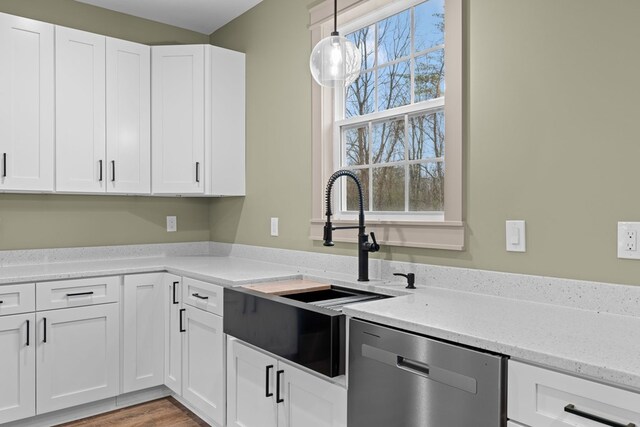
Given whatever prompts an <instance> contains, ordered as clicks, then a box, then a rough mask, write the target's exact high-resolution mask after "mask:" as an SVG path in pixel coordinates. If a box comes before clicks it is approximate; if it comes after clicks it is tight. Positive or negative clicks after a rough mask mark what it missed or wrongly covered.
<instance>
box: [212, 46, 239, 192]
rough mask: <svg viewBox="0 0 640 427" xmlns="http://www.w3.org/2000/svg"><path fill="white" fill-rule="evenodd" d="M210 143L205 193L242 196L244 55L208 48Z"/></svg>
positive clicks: (218, 48)
mask: <svg viewBox="0 0 640 427" xmlns="http://www.w3.org/2000/svg"><path fill="white" fill-rule="evenodd" d="M209 49H210V52H211V113H210V114H207V117H209V118H210V121H211V126H210V128H211V136H210V138H209V139H207V140H208V141H209V140H210V141H211V143H210V144H207V145H206V148H207V149H208V150H209V153H207V160H208V161H209V163H208V166H209V167H207V169H206V173H207V180H206V183H207V188H206V192H207V194H212V195H214V196H244V195H245V194H246V191H245V55H244V53H240V52H234V51H232V50H228V49H223V48H220V47H215V46H210V47H209Z"/></svg>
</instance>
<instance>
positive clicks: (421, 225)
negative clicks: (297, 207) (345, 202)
mask: <svg viewBox="0 0 640 427" xmlns="http://www.w3.org/2000/svg"><path fill="white" fill-rule="evenodd" d="M324 224H325V220H324V219H312V220H311V225H310V233H309V238H310V239H311V240H322V235H323V232H324ZM333 224H334V225H335V226H345V225H346V226H349V225H357V224H358V221H346V220H334V221H333ZM366 226H367V232H372V231H373V232H374V233H376V240H377V241H378V243H380V244H381V245H387V246H402V247H411V248H427V249H444V250H450V251H462V250H464V223H463V222H460V221H437V222H436V221H432V222H426V221H376V220H372V221H368V220H367V222H366ZM333 240H334V241H336V242H350V243H355V242H356V241H357V236H356V230H344V231H335V232H334V233H333Z"/></svg>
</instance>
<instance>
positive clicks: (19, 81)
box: [0, 14, 54, 192]
mask: <svg viewBox="0 0 640 427" xmlns="http://www.w3.org/2000/svg"><path fill="white" fill-rule="evenodd" d="M53 28H54V27H53V25H51V24H46V23H43V22H38V21H33V20H30V19H25V18H20V17H17V16H11V15H6V14H0V56H1V57H2V66H0V191H28V192H32V191H33V192H51V191H53V140H54V77H53V76H54V72H53V63H54V38H53V32H54V31H53Z"/></svg>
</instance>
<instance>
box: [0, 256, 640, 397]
mask: <svg viewBox="0 0 640 427" xmlns="http://www.w3.org/2000/svg"><path fill="white" fill-rule="evenodd" d="M156 271H168V272H170V273H173V274H176V275H183V276H188V277H191V278H194V279H199V280H203V281H208V282H211V283H215V284H218V285H222V286H237V285H242V284H247V283H255V282H262V281H273V280H285V279H300V278H307V279H312V280H320V281H330V282H331V283H335V284H337V285H341V286H345V287H354V288H359V289H364V290H369V291H378V292H381V293H386V294H389V295H399V296H397V297H396V298H392V299H385V300H380V301H375V302H369V303H361V304H356V305H352V306H349V307H347V308H345V310H344V312H345V314H347V315H349V316H353V317H357V318H360V319H364V320H370V321H373V322H377V323H381V324H385V325H389V326H392V327H397V328H400V329H405V330H408V331H413V332H417V333H420V334H424V335H429V336H433V337H435V338H440V339H444V340H448V341H452V342H456V343H461V344H464V345H469V346H473V347H477V348H480V349H484V350H489V351H493V352H497V353H502V354H506V355H509V356H511V357H513V358H516V359H519V360H523V361H527V362H532V363H537V364H540V365H544V366H547V367H551V368H556V369H560V370H564V371H567V372H570V373H576V374H582V375H586V376H588V377H591V378H593V379H596V380H600V381H603V382H607V383H612V384H617V385H621V386H626V387H628V388H632V389H635V390H636V391H640V344H639V343H640V317H633V316H624V315H616V314H609V313H599V312H596V311H589V310H582V309H575V308H568V307H563V306H558V305H550V304H543V303H538V302H529V301H522V300H515V299H509V298H503V297H498V296H489V295H482V294H476V293H470V292H461V291H455V290H449V289H442V288H437V287H426V286H418V288H419V289H418V290H416V291H413V293H411V294H409V295H407V293H408V292H409V291H407V290H405V289H404V286H403V285H402V286H401V285H400V284H391V282H382V281H377V282H376V281H372V282H369V283H367V284H363V283H358V282H357V281H355V277H352V276H351V275H349V276H347V275H343V274H338V273H330V272H326V271H324V272H322V271H318V272H312V273H310V272H309V271H301V270H299V269H297V268H295V267H292V266H290V265H289V266H287V265H283V264H277V263H273V262H265V261H256V260H251V259H246V258H235V257H226V256H220V257H216V256H184V257H154V258H132V259H125V260H103V261H82V262H64V263H62V262H61V263H41V264H38V265H25V266H7V267H2V268H0V284H9V283H33V282H44V281H51V280H64V279H73V278H81V277H96V276H107V275H125V274H136V273H147V272H156Z"/></svg>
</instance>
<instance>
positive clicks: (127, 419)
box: [58, 397, 209, 427]
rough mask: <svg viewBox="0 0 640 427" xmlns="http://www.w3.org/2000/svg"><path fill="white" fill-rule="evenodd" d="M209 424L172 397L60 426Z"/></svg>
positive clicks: (175, 426) (178, 426)
mask: <svg viewBox="0 0 640 427" xmlns="http://www.w3.org/2000/svg"><path fill="white" fill-rule="evenodd" d="M208 425H209V424H207V423H205V422H204V421H202V420H201V419H200V418H198V417H196V416H195V415H193V413H191V411H189V410H188V409H187V408H185V407H184V406H182V405H181V404H180V403H179V402H178V401H177V400H175V399H174V398H172V397H167V398H164V399H159V400H154V401H152V402H147V403H143V404H141V405H136V406H131V407H129V408H124V409H119V410H117V411H113V412H107V413H106V414H102V415H96V416H95V417H90V418H85V419H83V420H78V421H73V422H71V423H66V424H60V425H59V426H58V427H103V426H114V427H115V426H117V427H165V426H166V427H169V426H171V427H197V426H208Z"/></svg>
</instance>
